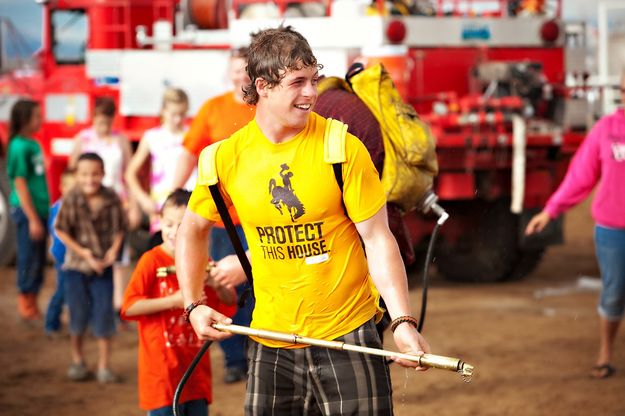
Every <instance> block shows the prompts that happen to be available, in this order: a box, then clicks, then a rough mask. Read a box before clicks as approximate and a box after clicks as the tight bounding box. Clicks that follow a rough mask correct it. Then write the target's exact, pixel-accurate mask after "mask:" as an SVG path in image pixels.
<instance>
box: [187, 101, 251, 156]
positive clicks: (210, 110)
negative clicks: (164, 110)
mask: <svg viewBox="0 0 625 416" xmlns="http://www.w3.org/2000/svg"><path fill="white" fill-rule="evenodd" d="M255 114H256V107H254V106H250V105H248V104H244V103H243V104H242V103H239V102H238V101H236V99H235V98H234V93H233V92H227V93H225V94H223V95H218V96H217V97H214V98H211V99H210V100H208V101H206V102H205V103H204V105H202V107H201V108H200V111H198V113H197V114H196V115H195V117H194V118H193V122H191V127H189V130H188V131H187V134H186V135H185V136H184V140H183V142H182V145H183V146H184V147H185V149H187V150H188V151H189V152H190V153H191V154H193V155H195V156H196V157H200V153H201V152H202V150H203V149H204V148H205V147H206V146H208V145H210V144H213V143H215V142H218V141H219V140H223V139H225V138H228V137H230V136H231V135H232V133H234V132H236V131H237V130H239V129H240V128H242V127H244V126H245V125H246V124H247V123H249V122H250V121H252V119H253V118H254V115H255Z"/></svg>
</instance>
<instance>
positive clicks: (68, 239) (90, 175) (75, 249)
mask: <svg viewBox="0 0 625 416" xmlns="http://www.w3.org/2000/svg"><path fill="white" fill-rule="evenodd" d="M103 177H104V162H103V161H102V158H100V156H98V155H97V154H95V153H84V154H83V155H81V156H80V157H79V158H78V162H77V163H76V186H75V187H74V188H73V189H72V190H71V191H70V192H68V194H67V196H66V197H65V198H64V200H63V205H62V206H61V209H60V210H59V214H58V217H57V219H56V223H55V229H56V232H57V235H58V236H59V238H60V239H61V241H62V242H63V243H64V244H65V246H66V247H67V254H66V256H65V261H64V263H63V269H64V270H65V271H66V275H65V295H66V296H67V304H68V306H69V312H70V335H71V350H72V364H71V365H70V367H69V369H68V372H67V376H68V377H69V379H70V380H73V381H83V380H86V379H88V378H90V376H91V373H90V371H89V370H88V369H87V366H86V364H85V360H84V355H83V342H84V333H85V331H86V329H87V325H88V324H89V323H90V324H91V328H92V331H93V334H94V336H95V337H96V338H97V339H98V350H99V356H98V368H97V379H98V381H99V382H101V383H113V382H116V381H118V378H117V376H115V375H114V374H113V373H112V372H111V370H110V355H111V337H112V336H113V334H114V333H115V314H114V311H113V272H112V265H113V263H114V262H115V259H116V258H117V254H118V252H119V249H120V247H121V244H122V241H123V238H124V233H125V231H126V228H127V224H126V218H125V215H124V211H123V207H122V203H121V201H120V199H119V197H118V196H117V194H116V193H115V191H113V190H112V189H110V188H107V187H104V186H102V178H103ZM90 321H91V322H90Z"/></svg>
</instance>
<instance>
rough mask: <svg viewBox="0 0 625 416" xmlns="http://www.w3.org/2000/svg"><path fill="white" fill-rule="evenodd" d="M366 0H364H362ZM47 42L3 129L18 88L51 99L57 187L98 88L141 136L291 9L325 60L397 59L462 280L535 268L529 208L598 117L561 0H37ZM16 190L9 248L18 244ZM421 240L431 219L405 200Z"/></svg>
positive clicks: (214, 89) (10, 80)
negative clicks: (173, 91) (425, 126)
mask: <svg viewBox="0 0 625 416" xmlns="http://www.w3.org/2000/svg"><path fill="white" fill-rule="evenodd" d="M363 1H364V2H363ZM39 3H41V7H42V13H43V45H42V48H41V50H40V51H39V52H38V53H37V54H36V56H35V58H36V65H35V66H34V68H32V69H31V70H29V71H12V72H10V73H8V74H5V75H3V77H2V79H0V89H1V90H2V91H3V99H2V100H1V102H0V135H2V136H3V140H6V121H7V119H8V112H9V109H10V107H11V105H12V103H13V102H14V101H15V100H16V99H17V98H18V97H19V96H31V97H34V98H35V99H37V100H39V101H40V102H41V103H42V108H43V115H44V127H43V129H42V131H41V137H40V140H41V142H42V143H43V148H44V152H45V154H46V157H47V162H48V165H49V166H48V173H49V175H48V177H49V179H50V186H51V193H52V196H53V198H54V197H56V196H58V186H57V184H58V177H59V174H60V172H61V171H62V169H63V168H64V166H65V164H66V160H67V155H68V153H69V150H70V148H71V146H72V137H73V136H74V135H75V134H76V132H77V131H78V130H80V129H82V128H84V127H85V126H87V125H88V124H89V123H90V116H91V110H92V108H93V104H94V101H95V99H96V98H97V97H102V96H110V97H113V98H114V99H115V100H116V101H117V103H118V108H119V113H120V116H119V117H118V118H117V119H116V125H115V127H116V128H118V129H120V130H122V131H124V132H125V133H126V134H127V135H128V136H129V137H130V138H131V139H133V140H138V139H139V138H140V137H141V134H142V133H143V131H145V130H146V129H148V128H150V127H152V126H154V125H156V124H157V123H158V119H157V114H158V111H159V106H160V97H161V95H162V91H163V90H164V88H166V87H167V86H168V85H176V86H179V87H182V88H184V89H185V90H186V91H187V92H188V93H189V95H190V98H191V113H192V114H193V113H194V112H195V110H197V109H198V108H199V106H200V105H201V103H202V102H203V101H204V100H205V99H207V98H208V97H210V96H212V95H215V94H218V93H220V92H222V91H224V90H225V89H227V88H228V86H227V84H226V82H225V72H226V64H227V56H228V50H229V49H230V48H231V47H236V46H242V45H245V44H247V43H249V34H250V33H251V32H253V31H255V30H258V29H260V28H264V27H271V26H274V27H275V26H277V25H278V24H280V23H281V22H284V23H285V24H290V25H292V26H294V27H295V28H296V29H297V30H298V31H300V32H301V33H302V34H303V35H304V36H305V37H306V38H307V39H308V40H309V42H310V44H311V47H312V48H313V50H314V51H315V54H316V55H317V57H318V60H319V61H320V62H321V63H323V64H324V69H323V71H322V73H323V74H325V75H338V76H343V75H344V74H345V72H346V70H347V68H348V67H349V64H350V63H351V62H352V61H353V60H354V59H356V58H360V59H364V60H365V61H368V62H380V61H381V62H383V63H384V64H385V67H386V68H387V70H388V71H389V72H390V73H391V76H392V77H393V79H394V81H395V83H396V85H397V87H398V89H399V90H400V92H401V93H402V94H403V96H404V97H405V99H406V100H407V101H408V102H410V103H411V104H413V105H414V107H415V108H416V109H417V111H418V113H419V114H420V115H421V116H422V117H423V118H424V119H425V120H427V122H428V123H429V124H430V126H431V128H432V131H433V133H434V135H435V137H436V140H437V154H438V161H439V167H440V173H439V175H438V177H437V179H436V182H435V187H434V191H435V192H436V193H437V195H438V197H439V199H440V202H441V205H443V206H445V208H446V209H447V210H448V211H449V212H450V214H451V216H452V220H450V221H448V222H447V223H446V225H445V227H443V228H442V229H441V240H440V244H438V246H437V249H436V260H435V261H436V264H437V266H438V270H439V272H440V273H441V274H443V275H444V276H446V277H448V278H450V279H452V280H460V281H498V280H504V279H510V278H518V277H522V276H523V275H525V274H527V273H528V272H529V271H531V270H532V269H533V267H534V266H535V265H536V264H537V263H538V262H539V260H540V257H541V255H542V252H543V250H544V248H545V246H546V245H547V244H550V243H553V242H554V241H557V240H558V239H559V238H560V236H561V227H559V226H558V223H556V225H555V226H554V229H553V230H551V232H550V233H548V235H546V236H543V237H544V238H535V239H532V240H527V239H525V238H524V237H522V232H521V231H522V228H523V224H524V222H525V221H526V219H527V218H528V216H529V215H530V214H531V213H533V212H535V211H536V210H537V209H538V208H540V207H542V205H543V204H544V203H545V201H546V199H547V197H548V196H549V195H550V194H551V193H552V191H553V190H554V189H555V187H556V186H557V184H558V183H559V182H560V180H561V178H562V176H563V174H564V172H565V169H566V166H567V163H568V160H569V158H570V156H571V154H572V153H573V152H574V151H575V149H576V148H577V146H578V145H579V143H580V142H581V140H583V136H584V132H585V129H586V124H587V121H586V120H587V117H586V114H587V111H586V110H587V108H586V107H585V105H586V101H585V100H583V98H580V95H579V94H577V95H576V94H574V93H573V92H572V90H571V88H569V87H566V86H565V79H566V78H567V76H569V77H570V76H571V74H573V75H575V73H574V72H573V71H578V73H579V74H581V72H582V70H583V69H582V68H581V67H578V68H570V67H569V68H568V69H567V64H568V62H567V61H570V56H569V55H567V54H568V53H569V52H570V51H569V48H565V45H569V46H570V45H571V42H570V39H567V36H566V34H565V30H564V25H563V22H562V21H561V19H560V6H561V2H560V0H557V1H556V0H553V1H540V0H534V1H532V0H512V1H510V0H508V1H501V0H496V1H495V0H490V1H488V0H482V1H471V0H462V1H459V0H414V1H412V2H409V3H407V2H403V1H400V0H397V1H395V2H394V3H389V2H386V3H385V2H383V1H378V2H375V1H374V2H372V3H369V0H362V1H361V0H335V1H331V0H315V1H312V0H275V1H273V2H267V1H265V0H232V2H231V6H230V7H229V8H228V7H226V2H225V1H224V0H101V1H96V2H94V1H87V0H39ZM5 199H6V198H4V200H3V204H4V207H3V208H2V209H0V216H1V218H0V235H3V236H4V238H3V240H2V242H1V244H0V251H1V252H8V249H7V247H10V246H11V244H12V243H11V241H10V240H11V233H10V231H9V230H10V227H9V226H8V224H7V218H6V212H7V208H6V201H5ZM404 220H405V223H406V225H407V227H408V229H409V230H410V235H411V239H412V242H413V244H414V245H415V247H416V248H417V251H418V250H419V249H420V247H421V246H422V243H423V241H425V240H426V239H427V236H428V234H429V233H430V232H431V229H432V224H433V220H432V219H431V218H429V217H427V216H423V215H421V214H419V213H417V212H408V213H406V214H405V216H404Z"/></svg>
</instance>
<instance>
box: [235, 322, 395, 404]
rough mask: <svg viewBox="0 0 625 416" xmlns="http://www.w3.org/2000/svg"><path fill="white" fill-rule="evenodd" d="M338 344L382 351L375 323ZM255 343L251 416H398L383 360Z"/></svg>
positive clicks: (251, 359)
mask: <svg viewBox="0 0 625 416" xmlns="http://www.w3.org/2000/svg"><path fill="white" fill-rule="evenodd" d="M336 340H337V341H343V342H345V343H347V344H355V345H361V346H366V347H371V348H382V345H381V342H380V338H379V336H378V333H377V331H376V328H375V323H374V321H373V320H370V321H368V322H367V323H365V324H363V325H362V326H360V327H359V328H357V329H356V330H354V331H352V332H350V333H349V334H346V335H344V336H342V337H339V338H337V339H336ZM250 341H251V342H250V347H249V350H248V360H249V378H248V382H247V393H246V396H245V414H246V415H249V416H261V415H277V416H283V415H293V416H295V415H297V416H301V415H371V416H384V415H392V414H393V400H392V397H391V393H392V392H391V378H390V373H389V368H388V364H387V363H386V361H385V359H384V358H383V357H378V356H374V355H369V354H360V353H357V352H352V351H342V350H332V349H327V348H321V347H313V346H311V347H307V348H295V349H284V348H269V347H266V346H264V345H261V344H259V343H257V342H254V341H252V340H250Z"/></svg>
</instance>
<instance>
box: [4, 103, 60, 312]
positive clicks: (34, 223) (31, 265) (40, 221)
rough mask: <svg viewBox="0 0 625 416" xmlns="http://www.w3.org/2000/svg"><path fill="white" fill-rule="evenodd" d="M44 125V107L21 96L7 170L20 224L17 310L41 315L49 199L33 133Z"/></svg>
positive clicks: (13, 119) (12, 203) (13, 208)
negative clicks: (40, 306)
mask: <svg viewBox="0 0 625 416" xmlns="http://www.w3.org/2000/svg"><path fill="white" fill-rule="evenodd" d="M40 127H41V108H40V106H39V104H38V103H36V102H34V101H31V100H19V101H17V102H16V103H15V105H14V106H13V108H12V109H11V120H10V127H9V147H8V162H7V171H8V172H7V173H8V177H9V184H10V188H11V194H10V196H9V204H10V206H11V216H12V217H13V220H14V221H15V225H16V228H17V267H16V271H17V287H18V292H19V297H18V312H19V314H20V317H21V318H22V319H23V320H25V321H33V320H38V319H41V312H40V310H39V307H38V306H37V295H38V293H39V289H40V288H41V285H42V284H43V272H44V266H45V260H46V237H47V233H48V232H47V229H46V223H47V217H48V208H49V205H50V199H49V196H48V186H47V183H46V173H45V166H44V160H43V152H42V151H41V146H40V145H39V143H37V142H36V141H35V140H34V139H33V138H32V137H33V135H34V134H35V133H36V132H37V131H38V130H39V128H40Z"/></svg>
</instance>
